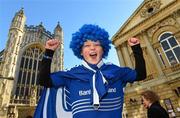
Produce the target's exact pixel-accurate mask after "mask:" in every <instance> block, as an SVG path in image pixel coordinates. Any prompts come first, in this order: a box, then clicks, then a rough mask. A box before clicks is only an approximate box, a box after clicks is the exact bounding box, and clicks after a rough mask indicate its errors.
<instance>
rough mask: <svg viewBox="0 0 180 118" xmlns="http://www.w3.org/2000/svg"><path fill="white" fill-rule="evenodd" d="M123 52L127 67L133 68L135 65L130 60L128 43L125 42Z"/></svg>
mask: <svg viewBox="0 0 180 118" xmlns="http://www.w3.org/2000/svg"><path fill="white" fill-rule="evenodd" d="M122 52H123V57H124V61H125V66H128V67H133V66H132V65H133V64H132V62H131V59H130V54H129V51H128V48H127V42H124V43H123V44H122Z"/></svg>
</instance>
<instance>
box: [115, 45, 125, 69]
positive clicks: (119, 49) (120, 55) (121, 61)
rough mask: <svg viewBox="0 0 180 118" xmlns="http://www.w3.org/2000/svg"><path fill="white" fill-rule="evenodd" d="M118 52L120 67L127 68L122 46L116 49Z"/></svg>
mask: <svg viewBox="0 0 180 118" xmlns="http://www.w3.org/2000/svg"><path fill="white" fill-rule="evenodd" d="M116 52H117V55H118V59H119V62H120V66H125V62H124V58H123V56H122V51H121V47H120V46H119V47H117V48H116Z"/></svg>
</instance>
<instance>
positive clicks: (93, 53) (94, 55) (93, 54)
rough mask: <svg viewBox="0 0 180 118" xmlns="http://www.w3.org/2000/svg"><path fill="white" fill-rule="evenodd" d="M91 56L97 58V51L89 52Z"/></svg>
mask: <svg viewBox="0 0 180 118" xmlns="http://www.w3.org/2000/svg"><path fill="white" fill-rule="evenodd" d="M89 56H90V57H92V58H96V57H97V53H95V52H92V53H90V54H89Z"/></svg>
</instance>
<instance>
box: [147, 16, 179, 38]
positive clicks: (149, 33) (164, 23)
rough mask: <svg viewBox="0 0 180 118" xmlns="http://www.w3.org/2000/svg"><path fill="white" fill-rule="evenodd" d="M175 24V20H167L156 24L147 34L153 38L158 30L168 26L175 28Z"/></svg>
mask: <svg viewBox="0 0 180 118" xmlns="http://www.w3.org/2000/svg"><path fill="white" fill-rule="evenodd" d="M175 23H176V21H175V20H174V19H173V18H168V19H165V20H164V21H162V22H161V23H160V22H158V23H156V24H155V25H154V26H153V27H152V28H150V29H149V30H148V31H147V34H148V36H149V37H152V35H153V34H154V32H156V30H158V29H159V28H160V27H163V26H168V25H172V26H173V25H174V24H175Z"/></svg>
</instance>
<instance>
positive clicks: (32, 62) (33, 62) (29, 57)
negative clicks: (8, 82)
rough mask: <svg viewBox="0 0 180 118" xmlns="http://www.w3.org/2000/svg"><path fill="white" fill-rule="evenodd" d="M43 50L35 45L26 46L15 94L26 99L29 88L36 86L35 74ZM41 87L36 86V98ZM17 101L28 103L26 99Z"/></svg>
mask: <svg viewBox="0 0 180 118" xmlns="http://www.w3.org/2000/svg"><path fill="white" fill-rule="evenodd" d="M42 54H43V51H42V50H41V49H40V48H39V47H37V46H31V47H29V48H27V49H26V50H25V51H24V53H23V55H22V59H21V63H20V70H19V75H18V81H17V86H16V92H15V95H16V96H19V97H22V99H26V97H29V96H31V88H32V87H33V86H37V85H38V84H37V75H38V72H39V63H40V62H41V60H42ZM41 89H42V87H40V86H38V87H37V98H38V97H39V96H40V91H41ZM16 102H17V103H24V104H28V103H27V101H26V100H22V101H16Z"/></svg>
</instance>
